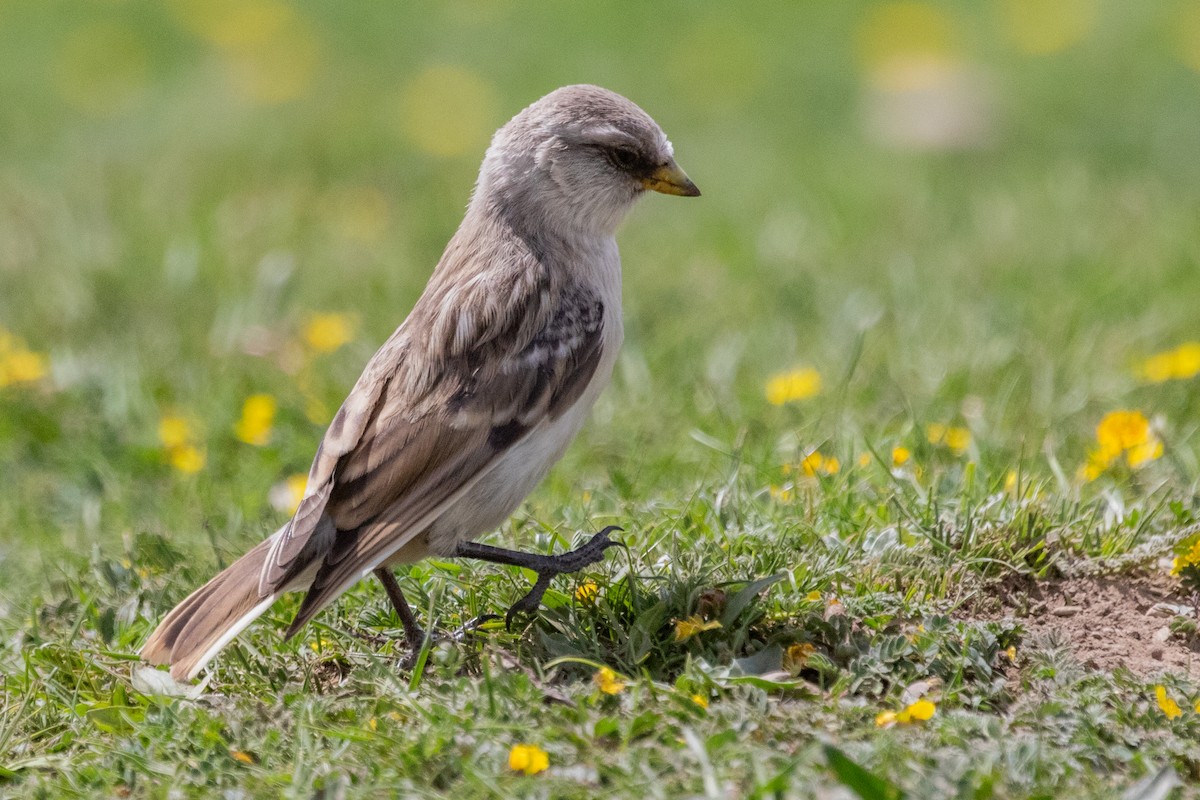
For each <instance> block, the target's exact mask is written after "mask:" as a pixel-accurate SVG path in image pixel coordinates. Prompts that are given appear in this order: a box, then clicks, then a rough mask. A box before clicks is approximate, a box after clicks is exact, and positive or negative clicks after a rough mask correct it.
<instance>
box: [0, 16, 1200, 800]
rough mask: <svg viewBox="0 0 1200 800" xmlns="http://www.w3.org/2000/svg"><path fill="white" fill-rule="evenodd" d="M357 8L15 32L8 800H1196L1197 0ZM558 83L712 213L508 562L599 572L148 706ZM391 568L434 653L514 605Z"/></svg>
mask: <svg viewBox="0 0 1200 800" xmlns="http://www.w3.org/2000/svg"><path fill="white" fill-rule="evenodd" d="M356 13H357V15H350V14H347V13H345V12H344V10H343V9H342V8H341V7H340V6H339V7H336V8H335V7H334V6H333V5H332V4H328V3H319V2H305V3H297V4H294V5H293V4H287V3H282V2H278V1H277V0H244V2H240V3H229V4H219V3H202V2H192V1H191V0H172V2H170V3H166V4H150V3H144V2H140V0H125V2H110V3H97V4H90V5H89V6H88V7H87V8H86V9H83V8H74V7H72V8H67V7H65V6H64V7H62V8H58V7H51V6H46V5H45V4H43V3H34V2H25V1H24V0H19V1H18V2H9V3H3V4H0V96H3V97H4V98H5V102H4V103H0V474H2V475H4V478H5V489H4V491H3V492H0V692H2V693H3V701H2V705H0V796H3V797H9V796H11V797H22V798H24V797H35V798H60V797H106V798H107V797H148V798H176V797H212V796H219V797H225V798H239V797H240V798H251V797H254V798H257V797H273V796H283V797H303V798H311V797H321V798H340V797H346V798H354V797H378V796H380V795H384V796H403V797H407V796H427V797H437V796H446V795H453V796H455V797H456V798H460V799H461V800H465V799H466V798H472V797H495V796H501V797H511V796H529V797H554V798H560V797H563V798H571V797H578V798H585V797H596V796H614V797H641V798H657V797H662V798H675V797H714V798H716V797H721V798H732V797H737V798H743V797H744V798H805V797H820V798H854V797H860V798H889V797H899V796H907V797H913V798H924V797H949V796H958V797H972V798H993V797H995V798H1035V797H1045V798H1049V797H1054V798H1075V797H1122V796H1123V797H1128V798H1130V800H1134V798H1162V797H1167V796H1170V797H1195V796H1198V793H1197V790H1196V788H1195V784H1196V782H1197V780H1200V744H1197V742H1200V710H1197V704H1198V701H1200V680H1198V675H1197V669H1198V665H1200V661H1198V659H1197V658H1196V655H1197V652H1198V650H1197V648H1198V647H1200V638H1198V636H1197V627H1196V610H1197V605H1198V601H1197V595H1196V590H1197V588H1198V587H1200V581H1198V580H1197V579H1198V578H1200V574H1197V572H1198V568H1197V567H1195V562H1196V561H1200V548H1195V549H1194V544H1195V539H1196V537H1197V528H1196V527H1195V524H1196V520H1197V517H1198V516H1200V500H1198V499H1197V497H1198V495H1197V485H1198V484H1197V479H1198V477H1200V426H1197V424H1196V420H1197V418H1198V414H1200V394H1198V393H1197V391H1196V388H1197V380H1200V377H1198V375H1200V344H1198V342H1200V328H1198V326H1197V322H1196V313H1195V308H1196V302H1195V298H1196V297H1198V296H1200V246H1198V244H1197V242H1198V240H1197V236H1196V232H1197V228H1196V220H1197V219H1198V218H1200V159H1197V158H1196V157H1195V154H1196V153H1197V152H1200V111H1198V109H1200V103H1197V102H1196V97H1197V92H1198V91H1200V17H1197V15H1196V12H1195V9H1194V7H1193V4H1190V3H1175V2H1169V1H1168V0H1163V2H1152V3H1145V4H1137V5H1136V7H1135V6H1129V7H1128V8H1125V7H1118V6H1117V5H1113V4H1103V3H1098V2H1091V0H1072V1H1071V2H1061V3H1056V4H1042V3H1035V2H1026V1H1025V0H995V2H988V3H979V4H973V5H971V4H955V3H940V2H907V1H905V2H874V3H849V4H832V5H828V7H826V8H817V7H813V4H793V3H747V4H739V5H738V6H737V7H736V8H734V7H733V6H732V5H729V6H713V7H711V8H702V7H695V5H694V4H683V3H659V4H655V5H654V6H653V7H652V8H646V9H644V10H643V11H641V12H639V13H638V14H636V15H634V14H631V13H630V12H629V9H628V8H625V7H623V6H612V7H609V6H604V7H597V8H591V7H589V8H587V9H583V8H580V7H576V6H575V4H571V6H570V7H569V8H568V7H567V6H566V5H564V6H563V7H561V8H560V7H558V6H545V5H542V4H532V3H529V4H526V3H520V2H504V3H501V2H497V3H491V2H488V3H478V2H470V1H468V0H461V1H457V2H451V3H445V4H441V5H439V6H438V7H437V8H431V9H428V10H423V11H420V12H418V11H417V10H412V9H407V10H400V9H394V8H391V7H390V6H388V5H387V4H375V5H371V6H370V7H369V8H368V7H364V8H361V9H359V11H358V12H356ZM585 80H586V81H592V82H597V83H601V84H604V85H606V86H609V87H610V88H613V89H615V90H618V91H621V92H622V93H624V94H626V95H628V96H630V97H631V98H633V99H634V100H636V101H637V102H639V103H640V104H642V105H643V106H644V107H645V108H646V109H647V110H648V111H649V112H650V113H651V114H653V115H654V116H655V117H656V118H657V119H658V121H659V122H661V123H662V125H663V126H664V128H665V130H666V131H667V133H668V135H669V136H670V137H671V139H672V141H673V142H674V146H675V151H676V155H677V158H678V160H679V163H680V164H681V165H682V166H683V167H684V169H686V170H687V171H688V173H689V175H691V177H692V178H693V179H694V180H695V181H696V183H697V184H698V185H699V186H700V188H701V190H702V191H703V192H704V194H703V196H702V197H700V198H697V199H694V200H692V199H686V200H685V199H680V198H668V197H660V196H654V197H649V198H647V199H645V200H644V201H643V202H642V203H641V204H640V205H639V207H638V208H637V209H635V212H634V214H633V215H632V216H631V218H630V220H629V222H628V224H627V225H626V226H625V228H624V229H623V230H622V232H621V234H620V237H619V240H620V245H621V250H622V255H623V261H624V276H625V277H624V280H625V289H624V292H625V321H626V344H625V348H624V351H623V353H622V355H621V358H620V361H619V363H618V365H617V369H616V373H615V376H614V380H613V384H612V386H611V387H610V388H609V389H608V390H607V391H606V393H605V394H604V395H603V397H602V398H601V399H600V401H599V403H598V405H597V408H596V410H595V413H594V414H593V416H592V419H591V420H590V421H589V424H588V426H587V427H586V429H585V430H584V432H583V433H582V435H581V436H580V438H579V440H578V441H577V442H576V443H575V444H574V445H573V446H572V448H571V450H570V451H569V452H568V453H567V455H566V457H565V458H564V460H563V462H562V463H561V464H560V465H559V466H558V467H557V468H556V469H555V470H554V472H552V474H551V475H550V477H549V478H548V479H547V481H546V482H545V483H544V484H543V486H541V487H540V488H539V489H538V490H537V491H536V492H535V493H534V494H533V495H532V496H531V497H530V499H529V500H528V501H527V502H526V503H525V504H524V505H523V506H522V507H521V509H520V510H519V511H518V512H517V513H516V514H515V515H514V517H513V518H512V519H511V520H510V521H509V522H507V523H506V524H505V525H504V526H503V527H502V528H501V529H500V530H498V531H496V532H495V533H493V534H490V535H489V536H488V537H487V538H486V540H485V541H487V542H488V543H491V544H495V545H502V546H509V547H521V548H525V549H529V550H533V551H537V552H543V553H550V552H560V551H563V550H565V549H568V548H570V547H572V546H574V545H576V544H578V543H579V542H581V541H583V539H584V537H586V536H587V535H590V534H591V533H593V532H595V531H597V530H599V529H601V528H603V527H604V526H605V525H609V524H616V525H620V526H621V527H622V528H624V532H623V533H621V534H620V535H619V536H620V538H621V539H622V541H623V543H624V547H622V548H614V549H613V550H610V551H609V553H608V556H607V558H606V560H605V561H604V562H603V563H602V564H599V565H596V566H595V567H593V568H589V569H588V570H586V571H585V572H584V573H582V574H580V575H576V576H563V577H561V578H559V579H557V580H556V582H555V583H554V585H553V587H552V589H551V591H550V592H549V593H548V594H547V596H546V602H545V607H544V609H543V611H542V614H541V615H540V616H539V617H537V618H536V619H533V620H530V621H528V622H527V623H526V624H522V625H519V626H517V627H515V628H514V629H513V630H511V631H507V630H505V629H504V627H503V625H500V624H492V625H488V626H486V627H485V628H484V629H483V630H481V631H480V632H479V634H478V635H477V636H474V637H472V638H469V639H468V640H466V641H464V642H462V643H460V644H454V645H451V644H432V645H431V646H430V647H429V648H428V650H427V651H425V652H424V653H423V655H422V657H421V658H420V659H418V661H417V663H416V665H415V666H413V667H409V666H406V665H405V664H404V663H403V662H404V659H405V655H406V654H405V653H404V652H403V648H402V646H401V639H400V638H399V633H400V631H399V628H400V625H399V621H398V620H397V619H396V618H395V616H394V615H393V613H392V611H391V610H390V607H389V605H388V603H387V600H386V597H385V595H384V594H383V592H382V591H381V590H380V587H378V586H377V585H375V584H374V583H373V582H372V581H366V582H363V583H362V584H361V585H359V586H357V587H355V588H354V589H353V590H352V591H350V592H349V593H347V594H346V595H345V596H344V597H343V598H342V599H341V600H339V602H338V603H337V604H335V605H334V606H332V607H331V608H330V609H328V610H327V611H325V612H323V613H322V614H321V615H320V616H319V617H318V618H317V619H316V620H315V621H314V622H313V623H312V624H310V625H308V626H306V627H305V628H304V629H303V630H302V631H301V632H300V634H299V635H297V636H296V637H294V638H293V639H291V640H288V641H284V640H283V638H282V633H283V631H284V630H285V629H286V626H287V623H288V621H289V619H290V617H291V614H292V613H293V612H294V611H295V609H296V607H297V605H298V603H299V598H298V597H288V598H286V599H284V600H283V601H281V602H280V603H279V604H278V605H277V606H276V607H275V608H273V609H271V611H270V612H268V613H267V614H266V615H265V616H264V617H263V618H262V619H261V620H260V622H259V623H257V624H256V625H255V626H253V627H252V628H251V629H249V630H248V631H247V632H246V634H245V635H243V636H242V637H241V638H239V639H238V641H237V642H236V643H235V644H234V645H232V646H231V647H229V648H228V649H227V650H226V651H225V652H224V653H223V654H222V655H221V656H220V657H219V658H218V659H217V660H216V661H215V662H214V664H213V666H212V669H211V670H210V671H208V672H207V673H206V674H205V675H204V676H203V677H202V678H201V680H200V681H199V682H197V683H195V684H188V685H179V684H175V683H173V682H171V681H169V680H168V679H166V678H165V673H163V672H162V671H159V670H153V669H149V668H147V667H145V666H144V665H142V664H140V662H139V661H138V659H137V656H136V653H137V650H138V648H139V646H140V645H141V643H142V642H143V641H144V640H145V637H146V636H147V635H148V633H149V632H150V630H152V629H153V626H154V625H155V624H156V623H157V621H158V620H160V619H161V618H162V616H163V614H165V613H166V612H167V611H168V610H169V609H170V608H171V607H172V606H173V605H174V604H175V603H177V602H178V601H180V600H181V599H182V598H183V597H185V596H186V595H187V593H188V592H189V591H191V590H192V589H193V588H195V587H196V586H198V585H199V584H200V583H201V582H203V581H204V580H207V579H208V578H209V577H211V576H212V575H213V574H215V572H216V571H217V570H218V569H220V568H221V566H222V565H226V564H228V563H230V561H231V560H232V559H233V558H235V557H237V555H239V554H240V553H241V552H244V551H245V550H246V549H247V548H248V547H250V546H252V545H253V543H255V542H257V541H259V540H261V538H262V537H263V536H265V535H268V534H269V533H270V532H271V531H273V530H275V529H276V528H277V527H278V526H279V525H281V524H283V522H284V521H285V520H286V519H287V516H288V514H289V513H290V509H291V508H292V506H293V504H294V502H295V500H296V497H297V493H298V492H300V491H302V490H303V479H304V473H305V471H306V470H307V467H308V464H309V461H310V460H311V457H312V454H313V452H314V449H315V447H316V445H317V443H318V441H319V440H320V436H321V433H322V431H323V430H324V426H325V425H326V424H327V423H328V421H329V419H330V418H331V416H332V413H333V411H334V410H335V409H336V407H337V404H338V403H339V402H340V401H341V399H342V397H344V395H345V393H346V392H347V391H348V389H349V388H350V386H352V385H353V382H354V380H355V379H356V377H357V375H358V373H359V370H361V368H362V366H363V364H365V362H366V361H367V359H368V358H369V357H370V355H371V353H372V352H373V351H374V349H375V348H376V347H378V346H379V344H381V343H382V342H383V341H384V340H385V339H386V337H387V336H388V335H389V334H390V333H391V331H392V330H393V328H394V327H395V326H396V325H397V324H398V323H399V322H400V321H401V320H402V319H403V317H404V315H405V313H406V312H407V310H408V309H409V308H410V307H411V305H412V303H413V301H414V300H415V298H416V297H417V296H418V294H419V292H420V290H421V288H422V286H423V285H424V282H425V280H426V279H427V277H428V275H429V272H430V270H431V269H432V267H433V265H434V264H435V263H436V260H437V257H438V255H439V254H440V252H441V248H442V247H443V246H444V244H445V242H446V240H447V239H448V238H449V236H450V235H451V234H452V232H453V230H454V228H455V226H456V225H457V223H458V221H459V219H460V218H461V213H462V208H463V206H464V204H465V202H466V199H467V197H468V195H469V192H470V188H471V184H472V181H473V179H474V174H475V170H476V169H477V167H478V162H479V159H480V158H481V156H482V153H483V151H484V149H485V148H486V146H487V142H488V136H489V135H490V133H491V131H493V130H495V128H496V127H498V126H499V125H501V124H503V122H504V121H505V120H506V119H507V118H508V117H509V116H511V115H512V114H513V113H515V112H516V111H517V110H519V109H520V108H521V107H523V106H524V105H525V104H527V103H528V102H530V101H532V100H533V99H535V98H536V97H538V96H540V95H541V94H543V93H545V92H546V91H549V90H550V89H553V88H555V87H556V86H558V85H561V84H565V83H571V82H578V81H585ZM398 577H399V579H400V582H401V584H402V586H403V587H404V589H405V591H406V592H407V593H409V594H410V596H411V598H412V600H413V602H414V606H415V607H416V608H417V609H418V611H419V613H420V615H421V616H422V618H423V619H424V620H426V621H427V622H428V623H429V624H430V625H431V626H432V627H435V628H436V629H438V630H442V631H448V630H453V629H454V628H456V627H457V626H459V625H461V624H462V623H463V622H464V621H467V620H470V619H472V618H474V617H476V616H477V615H480V614H485V613H503V611H504V609H505V608H507V606H508V605H509V604H511V603H512V602H513V601H514V600H516V599H517V598H519V597H520V596H521V595H522V594H523V593H524V592H525V591H526V590H527V588H528V585H529V582H530V580H531V577H530V576H529V575H527V574H522V573H521V572H520V571H519V570H515V569H510V568H500V567H491V566H486V565H479V564H471V563H462V562H457V561H452V560H427V561H424V562H421V563H419V564H416V565H413V566H412V567H411V568H405V569H402V570H399V571H398ZM1175 782H1180V783H1183V784H1185V785H1184V786H1183V787H1182V788H1176V789H1172V788H1171V786H1172V785H1173V783H1175ZM1171 791H1173V792H1174V794H1170V795H1168V792H1171Z"/></svg>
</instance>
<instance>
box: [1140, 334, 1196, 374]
mask: <svg viewBox="0 0 1200 800" xmlns="http://www.w3.org/2000/svg"><path fill="white" fill-rule="evenodd" d="M1136 372H1137V373H1138V376H1139V377H1140V378H1141V379H1142V380H1144V381H1147V382H1148V383H1163V382H1164V381H1170V380H1186V379H1188V378H1194V377H1196V376H1197V375H1200V342H1184V343H1183V344H1181V345H1179V346H1178V347H1176V348H1175V349H1173V350H1165V351H1163V352H1161V353H1155V354H1154V355H1152V356H1150V357H1149V358H1147V359H1146V360H1145V361H1143V362H1142V363H1141V364H1139V365H1138V367H1137V369H1136Z"/></svg>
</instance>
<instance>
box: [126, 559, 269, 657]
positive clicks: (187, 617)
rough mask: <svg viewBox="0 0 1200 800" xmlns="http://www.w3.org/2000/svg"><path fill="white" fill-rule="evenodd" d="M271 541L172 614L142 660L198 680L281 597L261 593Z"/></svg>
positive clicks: (153, 636) (148, 644)
mask: <svg viewBox="0 0 1200 800" xmlns="http://www.w3.org/2000/svg"><path fill="white" fill-rule="evenodd" d="M271 541H272V540H271V539H270V538H268V539H266V540H264V541H263V542H261V543H260V544H259V545H258V546H256V547H255V548H254V549H252V550H251V551H250V552H248V553H246V555H244V556H242V557H241V558H239V559H238V560H237V561H235V562H234V563H233V564H231V565H230V566H229V567H228V568H226V569H225V570H224V571H223V572H221V573H220V574H219V575H217V576H216V577H215V578H213V579H212V580H211V581H209V582H208V583H206V584H204V585H203V586H201V587H200V588H199V589H197V590H196V591H194V592H192V593H191V594H190V595H189V596H188V598H187V599H186V600H184V601H183V602H182V603H180V604H179V605H178V606H176V607H175V608H174V610H172V611H171V612H170V613H169V614H167V616H166V617H165V618H164V619H163V621H162V622H160V623H159V625H158V627H157V628H155V630H154V633H152V634H150V638H149V639H147V640H146V644H145V645H144V646H143V647H142V652H141V656H142V658H144V659H146V660H147V661H149V662H150V663H151V664H169V665H170V666H171V677H173V678H175V679H176V680H191V679H192V678H194V677H196V675H197V674H198V673H199V672H200V670H201V669H203V668H204V665H205V664H207V663H208V662H209V661H210V660H211V659H212V658H213V657H214V656H216V654H217V653H219V652H220V651H221V649H222V648H223V647H225V645H227V644H229V642H230V641H232V640H233V638H234V637H235V636H237V635H238V634H239V633H241V632H242V631H243V630H244V629H245V628H246V626H248V625H249V624H250V623H251V622H253V621H254V620H256V619H257V618H258V617H259V616H260V615H261V614H262V613H263V612H264V611H266V610H267V609H268V608H270V607H271V604H272V603H274V602H275V599H276V598H277V597H278V596H279V592H272V593H269V594H261V593H260V592H259V576H260V575H261V574H262V570H263V565H264V564H265V563H266V560H267V554H268V553H269V552H270V549H271Z"/></svg>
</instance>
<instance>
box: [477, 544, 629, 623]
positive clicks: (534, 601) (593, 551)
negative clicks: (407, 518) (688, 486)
mask: <svg viewBox="0 0 1200 800" xmlns="http://www.w3.org/2000/svg"><path fill="white" fill-rule="evenodd" d="M620 530H623V529H622V528H620V527H618V526H616V525H609V526H608V527H607V528H605V529H604V530H602V531H600V532H599V533H597V534H596V535H595V536H593V537H592V538H591V539H589V540H588V541H587V542H586V543H585V544H583V545H581V546H579V547H577V548H575V549H574V550H570V551H568V552H566V553H560V554H559V555H556V556H545V555H541V554H539V553H522V552H520V551H519V550H505V549H503V548H500V547H491V546H490V545H485V544H476V543H474V542H462V543H460V544H459V545H458V549H457V551H456V552H455V555H456V556H460V557H462V558H477V559H480V560H481V561H491V562H493V563H496V564H508V565H510V566H514V567H523V568H525V569H529V570H533V571H534V572H536V573H537V576H538V577H537V581H536V582H535V583H534V584H533V588H532V589H530V590H529V592H528V593H526V595H525V596H524V597H522V598H521V599H520V600H518V601H517V602H515V603H513V605H512V607H511V608H509V609H508V613H507V614H505V615H504V625H505V627H506V628H509V629H511V628H512V624H513V620H514V619H516V617H517V616H518V615H522V614H525V615H532V614H534V613H535V612H536V611H537V610H538V607H539V606H540V605H541V604H542V597H543V596H544V595H545V594H546V590H547V589H548V588H550V581H552V580H554V578H555V577H557V576H559V575H563V574H566V573H571V572H578V571H579V570H581V569H583V568H584V567H587V566H590V565H592V564H598V563H599V562H601V561H603V560H604V553H605V551H606V550H608V548H610V547H616V546H617V545H620V544H621V542H619V541H617V542H614V541H613V540H612V539H611V538H609V537H611V536H612V534H613V533H614V532H615V531H620Z"/></svg>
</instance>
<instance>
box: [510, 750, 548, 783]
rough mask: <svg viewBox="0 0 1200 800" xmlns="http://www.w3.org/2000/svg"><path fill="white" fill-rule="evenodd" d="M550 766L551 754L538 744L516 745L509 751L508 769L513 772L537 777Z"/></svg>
mask: <svg viewBox="0 0 1200 800" xmlns="http://www.w3.org/2000/svg"><path fill="white" fill-rule="evenodd" d="M549 766H550V756H549V754H547V753H546V751H545V750H543V749H542V748H540V747H538V746H537V745H536V744H514V745H513V748H512V750H509V751H508V768H509V769H511V770H512V771H513V772H524V773H525V774H526V775H537V774H538V773H539V772H542V771H544V770H545V769H546V768H548V767H549Z"/></svg>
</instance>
